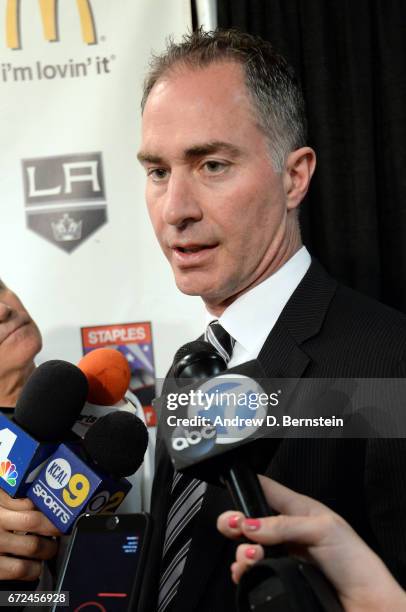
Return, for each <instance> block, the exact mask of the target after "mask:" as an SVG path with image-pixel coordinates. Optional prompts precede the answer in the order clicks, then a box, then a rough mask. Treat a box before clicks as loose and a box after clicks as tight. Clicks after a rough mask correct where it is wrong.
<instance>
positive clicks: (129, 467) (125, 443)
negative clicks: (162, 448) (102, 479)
mask: <svg viewBox="0 0 406 612" xmlns="http://www.w3.org/2000/svg"><path fill="white" fill-rule="evenodd" d="M147 447H148V431H147V428H146V427H145V425H144V423H143V422H142V420H141V419H140V418H139V417H137V416H136V415H135V414H132V413H130V412H125V411H123V412H120V411H116V412H112V413H109V414H106V415H105V416H103V417H101V418H100V419H98V421H97V422H96V423H95V424H94V425H93V426H92V427H91V428H90V429H89V431H88V432H87V433H86V435H85V437H84V440H83V448H84V450H85V452H86V453H87V455H88V457H89V458H90V460H91V461H92V462H93V463H94V464H95V466H96V467H97V468H99V469H101V470H103V471H104V472H106V473H107V474H111V476H114V477H115V478H121V477H123V476H131V475H132V474H135V472H136V471H137V470H138V468H139V467H140V466H141V464H142V462H143V461H144V455H145V452H146V450H147Z"/></svg>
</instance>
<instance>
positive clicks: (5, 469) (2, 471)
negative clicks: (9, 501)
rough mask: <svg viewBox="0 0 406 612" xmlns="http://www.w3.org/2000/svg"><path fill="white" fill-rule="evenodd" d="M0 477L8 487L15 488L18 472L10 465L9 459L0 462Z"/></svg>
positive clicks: (12, 464)
mask: <svg viewBox="0 0 406 612" xmlns="http://www.w3.org/2000/svg"><path fill="white" fill-rule="evenodd" d="M0 476H1V478H3V479H4V480H5V481H6V482H7V484H9V485H10V487H15V486H16V482H17V478H18V472H17V470H16V466H15V465H14V463H11V461H9V459H6V460H5V461H0Z"/></svg>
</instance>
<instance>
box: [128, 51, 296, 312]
mask: <svg viewBox="0 0 406 612" xmlns="http://www.w3.org/2000/svg"><path fill="white" fill-rule="evenodd" d="M139 159H140V161H141V162H142V164H143V165H144V167H145V169H146V173H147V187H146V199H147V205H148V210H149V214H150V217H151V220H152V224H153V227H154V230H155V233H156V235H157V238H158V240H159V243H160V245H161V247H162V250H163V252H164V254H165V255H166V257H167V258H168V260H169V263H170V264H171V266H172V269H173V272H174V275H175V280H176V284H177V286H178V288H179V289H180V290H181V291H183V292H184V293H186V294H188V295H200V296H201V297H202V298H203V300H204V301H205V302H206V304H207V306H208V307H209V308H210V309H211V310H212V312H216V311H220V312H221V310H222V309H223V308H224V307H225V306H226V305H228V304H229V303H231V301H233V300H234V299H235V298H236V297H237V296H238V295H240V294H241V293H243V292H245V291H246V290H248V289H249V288H250V287H252V286H253V285H255V284H258V283H259V282H261V281H262V280H264V279H265V278H266V277H267V276H269V275H270V274H271V273H272V272H273V270H274V269H275V268H277V267H278V258H279V257H280V252H281V248H283V242H284V239H285V238H286V225H287V209H286V201H285V193H284V184H283V174H277V173H275V171H274V170H273V167H272V163H271V160H270V152H269V143H268V141H267V139H266V137H265V135H264V133H263V132H262V131H261V129H260V128H259V127H258V125H257V119H256V115H255V112H254V110H253V107H252V103H251V100H250V98H249V94H248V92H247V89H246V86H245V83H244V76H243V70H242V68H241V66H240V65H238V64H236V63H234V62H222V63H217V64H212V65H210V66H208V67H206V68H204V69H197V70H191V69H190V68H187V67H178V68H176V69H175V71H172V72H171V73H170V74H169V75H167V76H166V77H165V76H164V77H163V78H162V79H160V80H159V81H158V82H157V83H156V84H155V85H154V87H153V89H152V91H151V93H150V95H149V97H148V100H147V103H146V106H145V110H144V115H143V130H142V145H141V151H140V154H139Z"/></svg>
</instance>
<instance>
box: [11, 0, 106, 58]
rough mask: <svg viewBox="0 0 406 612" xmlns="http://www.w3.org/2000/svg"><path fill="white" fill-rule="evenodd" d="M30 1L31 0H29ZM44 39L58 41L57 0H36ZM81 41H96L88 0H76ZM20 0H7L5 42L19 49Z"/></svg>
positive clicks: (88, 42) (90, 43)
mask: <svg viewBox="0 0 406 612" xmlns="http://www.w3.org/2000/svg"><path fill="white" fill-rule="evenodd" d="M31 1H32V0H31ZM38 4H39V10H40V15H41V21H42V29H43V33H44V38H45V40H48V41H49V42H54V41H58V40H59V37H58V23H57V0H38ZM76 5H77V10H78V14H79V19H80V27H81V30H82V39H83V42H85V43H87V44H88V45H93V44H95V43H96V42H97V39H96V28H95V25H94V20H93V15H92V9H91V6H90V3H89V0H76ZM20 23H21V0H7V8H6V44H7V47H8V48H9V49H21V33H20V32H21V27H20Z"/></svg>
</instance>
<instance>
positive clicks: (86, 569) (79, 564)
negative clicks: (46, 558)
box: [53, 513, 151, 612]
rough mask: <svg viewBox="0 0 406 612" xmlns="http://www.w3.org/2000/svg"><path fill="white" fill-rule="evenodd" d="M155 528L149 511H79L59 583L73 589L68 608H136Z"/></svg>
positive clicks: (121, 611)
mask: <svg viewBox="0 0 406 612" xmlns="http://www.w3.org/2000/svg"><path fill="white" fill-rule="evenodd" d="M150 530H151V521H150V518H149V516H148V515H147V514H144V513H141V514H83V515H82V516H80V517H79V519H78V520H77V522H76V525H75V528H74V530H73V532H72V535H71V540H70V543H69V546H68V549H67V552H66V556H65V558H64V562H63V565H62V569H61V572H60V575H59V578H58V584H57V587H56V590H57V591H58V592H59V591H68V592H69V610H71V611H72V612H76V611H79V610H80V611H82V610H83V611H84V612H85V611H86V610H89V612H91V611H93V610H98V611H99V610H100V612H104V611H105V612H127V611H129V610H133V609H134V610H136V609H137V601H138V596H139V587H140V583H141V579H142V570H143V567H144V566H145V561H144V560H145V555H146V553H147V547H148V541H149V536H150ZM62 609H63V608H60V607H57V606H55V607H54V608H53V610H62ZM65 609H66V608H65Z"/></svg>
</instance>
